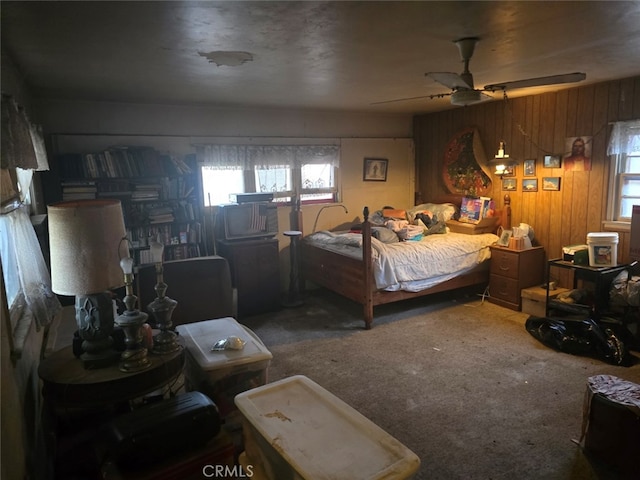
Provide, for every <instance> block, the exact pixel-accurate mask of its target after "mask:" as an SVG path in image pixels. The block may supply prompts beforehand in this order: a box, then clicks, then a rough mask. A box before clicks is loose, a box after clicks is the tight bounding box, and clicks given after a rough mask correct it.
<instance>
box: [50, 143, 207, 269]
mask: <svg viewBox="0 0 640 480" xmlns="http://www.w3.org/2000/svg"><path fill="white" fill-rule="evenodd" d="M55 158H56V167H57V171H58V173H59V178H60V192H59V193H60V198H59V199H61V200H80V199H92V198H116V199H118V200H120V201H121V202H122V210H123V213H124V220H125V225H126V228H127V237H128V238H129V240H130V242H131V250H132V256H133V258H134V261H135V263H136V265H142V264H146V263H150V262H151V258H150V252H149V242H150V241H152V240H153V239H155V238H158V239H159V240H160V241H161V242H162V243H163V244H164V245H165V253H164V256H165V260H178V259H183V258H192V257H199V256H201V255H202V251H201V250H202V248H203V231H202V228H203V227H202V214H201V207H200V206H201V205H202V201H201V198H200V197H201V186H200V178H199V169H198V168H197V165H196V160H195V155H185V156H184V157H180V156H175V155H169V154H163V153H160V152H158V151H157V150H155V149H154V148H151V147H121V148H120V147H119V148H110V149H107V150H104V151H100V152H91V153H73V154H60V155H56V157H55Z"/></svg>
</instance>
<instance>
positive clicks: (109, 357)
mask: <svg viewBox="0 0 640 480" xmlns="http://www.w3.org/2000/svg"><path fill="white" fill-rule="evenodd" d="M119 359H120V353H119V352H116V351H115V350H112V349H109V350H106V351H104V352H101V353H100V354H99V355H96V354H91V353H86V352H85V353H83V354H82V355H80V360H81V361H82V365H83V366H84V368H86V369H87V370H93V369H95V368H106V367H110V366H112V365H115V364H116V363H118V360H119Z"/></svg>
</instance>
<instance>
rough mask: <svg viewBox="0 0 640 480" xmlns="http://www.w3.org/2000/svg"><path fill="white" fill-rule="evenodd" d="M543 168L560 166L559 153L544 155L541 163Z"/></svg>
mask: <svg viewBox="0 0 640 480" xmlns="http://www.w3.org/2000/svg"><path fill="white" fill-rule="evenodd" d="M542 165H543V166H544V168H560V165H562V159H561V157H560V155H545V156H544V161H543V164H542Z"/></svg>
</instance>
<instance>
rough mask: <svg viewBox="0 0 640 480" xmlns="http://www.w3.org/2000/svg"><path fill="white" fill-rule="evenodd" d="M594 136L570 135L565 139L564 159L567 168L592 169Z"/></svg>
mask: <svg viewBox="0 0 640 480" xmlns="http://www.w3.org/2000/svg"><path fill="white" fill-rule="evenodd" d="M592 140H593V137H591V136H583V137H569V138H567V139H566V141H565V152H567V153H565V156H564V158H563V160H562V163H563V165H564V169H565V170H569V171H574V170H576V171H588V170H591V142H592Z"/></svg>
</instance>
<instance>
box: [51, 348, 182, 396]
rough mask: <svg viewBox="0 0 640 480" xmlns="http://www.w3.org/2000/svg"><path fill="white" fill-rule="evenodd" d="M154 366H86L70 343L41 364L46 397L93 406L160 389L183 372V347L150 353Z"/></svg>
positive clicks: (116, 364)
mask: <svg viewBox="0 0 640 480" xmlns="http://www.w3.org/2000/svg"><path fill="white" fill-rule="evenodd" d="M149 360H151V366H150V367H149V368H147V369H145V370H142V371H140V372H134V373H125V372H121V371H120V369H119V368H118V363H115V364H114V365H112V366H109V367H105V368H99V369H85V368H84V366H83V364H82V361H81V360H79V359H78V358H76V357H75V356H74V355H73V351H72V347H71V346H68V347H65V348H63V349H61V350H58V351H56V352H54V353H53V354H51V356H49V357H48V358H46V359H44V360H43V361H42V362H41V363H40V366H39V368H38V375H39V376H40V378H41V379H42V382H43V391H42V393H43V397H44V399H45V401H46V402H47V403H48V404H49V405H50V406H51V407H53V408H94V407H103V406H107V405H109V404H115V403H118V402H125V401H129V400H133V399H136V398H139V397H142V396H144V395H146V394H148V393H150V392H153V391H155V390H158V389H160V388H162V387H164V386H165V385H167V384H168V383H170V382H171V381H172V380H174V379H176V378H177V377H178V375H180V373H181V372H182V369H183V366H184V348H181V349H180V350H178V351H176V352H173V353H170V354H167V355H154V354H149Z"/></svg>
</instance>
